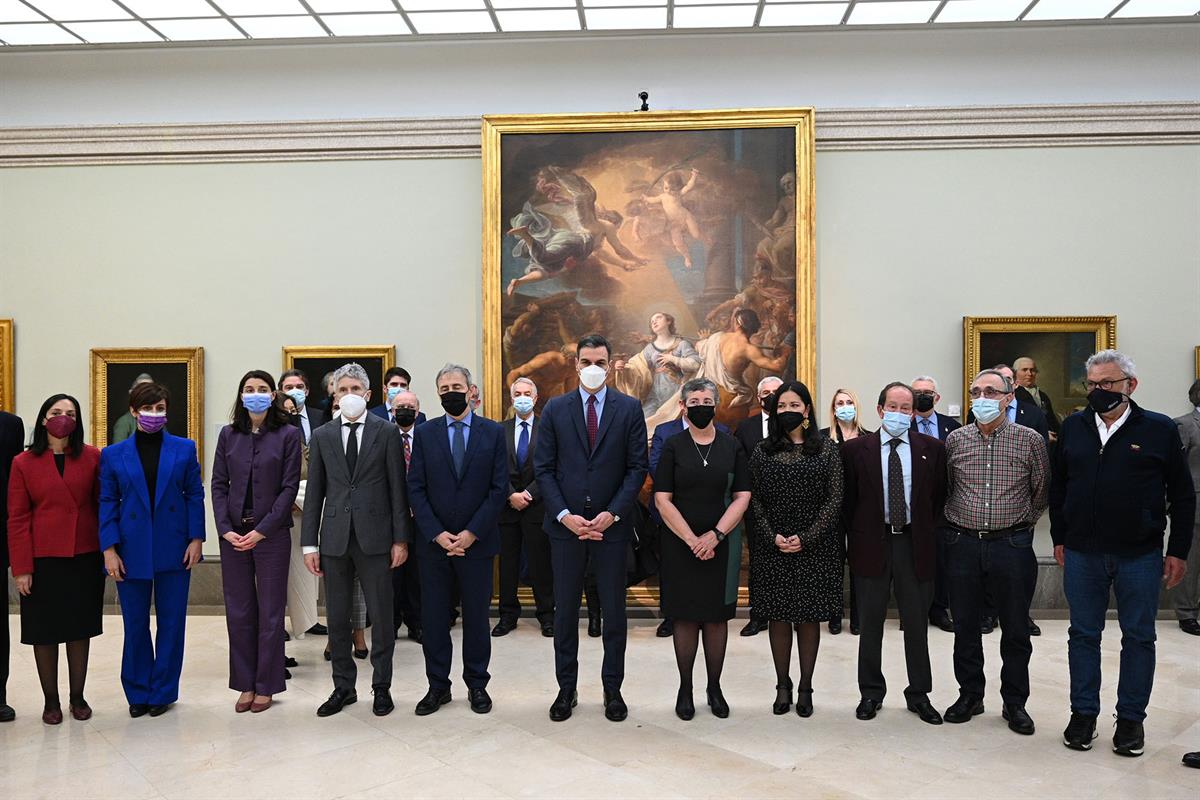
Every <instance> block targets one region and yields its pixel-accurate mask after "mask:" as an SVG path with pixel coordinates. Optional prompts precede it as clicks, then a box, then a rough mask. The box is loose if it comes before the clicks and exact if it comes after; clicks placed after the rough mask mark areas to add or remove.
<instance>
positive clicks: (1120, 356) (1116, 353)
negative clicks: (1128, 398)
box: [1083, 350, 1137, 378]
mask: <svg viewBox="0 0 1200 800" xmlns="http://www.w3.org/2000/svg"><path fill="white" fill-rule="evenodd" d="M1101 364H1116V365H1117V368H1118V369H1119V370H1121V372H1124V373H1125V377H1127V378H1136V377H1137V367H1136V366H1134V363H1133V359H1132V358H1130V357H1129V356H1127V355H1125V354H1124V353H1122V352H1121V351H1120V350H1101V351H1100V352H1099V353H1093V354H1092V355H1090V356H1088V360H1087V363H1085V364H1084V365H1083V368H1084V369H1085V370H1091V368H1092V367H1098V366H1100V365H1101Z"/></svg>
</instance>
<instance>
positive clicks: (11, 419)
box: [0, 411, 25, 722]
mask: <svg viewBox="0 0 1200 800" xmlns="http://www.w3.org/2000/svg"><path fill="white" fill-rule="evenodd" d="M24 441H25V423H24V422H22V421H21V418H20V417H18V416H16V415H15V414H9V413H8V412H7V411H0V577H2V576H5V575H6V573H7V572H8V475H9V469H10V468H11V467H12V461H13V459H14V458H16V457H17V456H18V455H19V454H20V452H21V450H22V445H23V443H24ZM4 580H7V578H4ZM5 602H6V604H7V596H6V597H5ZM8 650H9V643H8V614H7V611H6V612H5V617H4V624H3V625H0V722H12V721H13V720H14V719H16V717H17V714H16V712H15V711H13V709H12V707H11V706H10V705H9V704H8Z"/></svg>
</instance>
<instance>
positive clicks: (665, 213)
mask: <svg viewBox="0 0 1200 800" xmlns="http://www.w3.org/2000/svg"><path fill="white" fill-rule="evenodd" d="M483 176H484V232H483V279H484V283H483V309H484V332H483V336H484V339H483V345H484V381H485V387H484V388H485V391H484V398H485V412H486V413H487V415H488V416H490V417H492V418H494V419H501V418H503V417H504V416H506V415H507V414H508V413H510V411H509V407H508V406H509V399H508V393H507V391H505V388H506V387H507V386H508V384H510V383H511V382H512V381H513V380H514V379H516V378H517V377H520V376H525V377H529V378H531V379H532V380H533V381H534V382H535V383H536V384H537V385H538V389H539V403H545V402H546V401H547V400H549V399H550V398H551V397H554V396H555V395H558V394H561V393H563V392H568V391H571V390H573V389H575V388H576V386H577V378H576V372H575V368H574V354H575V342H576V341H577V340H578V339H579V337H581V336H583V335H585V334H587V333H593V332H594V333H601V334H604V335H605V336H607V337H608V338H609V340H610V341H611V342H612V344H613V351H614V352H613V367H614V371H613V377H612V378H611V380H612V383H613V385H615V386H616V387H617V388H618V389H620V390H621V391H624V392H626V393H628V394H631V395H633V396H634V397H637V398H638V399H639V400H640V401H641V403H642V408H643V409H644V411H645V415H646V420H647V427H648V428H649V429H650V430H653V428H654V427H655V425H657V424H658V423H660V422H663V421H665V420H669V419H673V418H674V417H675V416H677V414H678V407H677V403H676V401H677V399H678V394H679V387H680V385H681V384H682V383H683V382H684V381H685V380H687V379H689V378H692V377H697V376H699V377H707V378H710V379H712V380H713V381H714V382H716V384H717V385H718V386H719V387H720V388H721V402H720V405H719V408H718V419H719V420H720V421H722V422H725V423H727V424H730V425H732V424H736V422H737V421H738V420H740V419H743V418H745V417H746V416H749V415H751V414H753V413H755V412H756V411H757V407H756V406H757V398H756V396H755V391H754V388H755V385H756V384H757V382H758V381H759V379H760V377H761V376H764V375H768V374H772V375H781V376H785V377H790V376H793V375H796V376H799V377H800V378H801V379H803V380H805V381H807V382H809V383H810V384H811V383H812V382H813V381H814V380H815V369H816V350H815V347H814V342H815V332H816V318H815V309H814V305H815V297H814V291H815V284H814V264H813V258H814V250H813V112H812V109H804V108H800V109H765V110H750V111H680V112H633V113H620V114H571V115H531V116H487V117H484V119H483Z"/></svg>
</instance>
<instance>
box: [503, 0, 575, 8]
mask: <svg viewBox="0 0 1200 800" xmlns="http://www.w3.org/2000/svg"><path fill="white" fill-rule="evenodd" d="M574 7H575V0H492V8H496V9H501V8H574Z"/></svg>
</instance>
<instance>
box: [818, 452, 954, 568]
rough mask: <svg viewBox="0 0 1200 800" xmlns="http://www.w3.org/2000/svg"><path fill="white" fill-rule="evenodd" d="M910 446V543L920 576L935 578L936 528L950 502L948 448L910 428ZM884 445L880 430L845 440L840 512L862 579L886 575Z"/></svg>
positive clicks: (852, 558) (854, 564)
mask: <svg viewBox="0 0 1200 800" xmlns="http://www.w3.org/2000/svg"><path fill="white" fill-rule="evenodd" d="M908 444H909V447H910V448H911V449H912V496H911V499H910V502H909V504H910V505H911V506H912V508H911V509H910V515H911V518H912V542H913V560H914V561H915V562H916V563H915V564H914V566H915V569H916V573H917V578H918V579H919V580H923V581H931V580H933V578H934V574H935V572H936V542H937V540H936V538H935V537H936V536H937V528H938V526H939V525H940V524H942V520H943V517H942V509H943V506H944V505H945V503H946V447H945V445H943V444H942V442H941V441H940V440H938V439H935V438H933V437H932V436H926V435H925V434H923V433H917V432H915V431H909V434H908ZM882 446H883V443H882V441H881V440H880V436H879V432H878V431H876V432H875V433H869V434H867V435H866V436H858V437H855V438H854V439H850V440H849V441H846V442H843V443H842V463H843V465H844V472H843V474H844V479H845V489H844V495H843V501H842V516H843V519H844V521H845V524H846V537H847V539H848V541H849V550H850V553H849V555H850V570H851V571H852V572H853V573H854V574H855V575H861V576H863V577H864V578H878V577H881V576H882V575H883V563H884V559H883V552H884V550H883V549H884V547H887V546H888V540H887V537H889V536H892V535H893V534H892V533H891V532H890V531H887V530H885V529H884V524H885V522H884V518H883V493H884V487H883V463H882V460H881V458H880V453H879V450H880V448H881V447H882Z"/></svg>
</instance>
